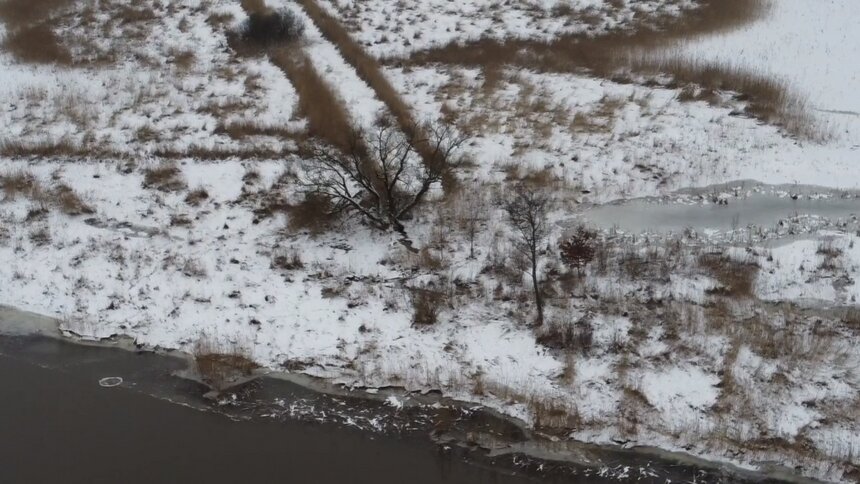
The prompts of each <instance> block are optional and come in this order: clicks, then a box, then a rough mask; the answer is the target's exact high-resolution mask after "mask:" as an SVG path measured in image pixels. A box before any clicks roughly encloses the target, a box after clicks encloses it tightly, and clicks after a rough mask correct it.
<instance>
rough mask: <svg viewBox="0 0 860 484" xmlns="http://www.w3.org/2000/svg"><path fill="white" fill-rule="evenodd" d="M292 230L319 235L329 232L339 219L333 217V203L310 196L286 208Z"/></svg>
mask: <svg viewBox="0 0 860 484" xmlns="http://www.w3.org/2000/svg"><path fill="white" fill-rule="evenodd" d="M285 209H286V212H287V215H288V226H289V228H290V230H293V231H300V230H307V231H309V232H310V233H312V234H319V233H322V232H324V231H325V230H327V229H328V228H329V227H330V226H331V224H332V223H333V222H334V221H335V219H336V218H337V217H336V216H335V215H332V207H331V202H330V201H329V200H328V199H326V198H324V197H320V196H318V195H308V196H306V197H305V198H304V200H302V201H301V202H300V203H298V204H296V205H290V206H288V207H285Z"/></svg>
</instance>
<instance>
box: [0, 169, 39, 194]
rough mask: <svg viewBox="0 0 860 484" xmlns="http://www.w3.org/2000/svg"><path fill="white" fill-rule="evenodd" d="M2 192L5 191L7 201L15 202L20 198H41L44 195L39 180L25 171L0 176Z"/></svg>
mask: <svg viewBox="0 0 860 484" xmlns="http://www.w3.org/2000/svg"><path fill="white" fill-rule="evenodd" d="M0 190H3V196H4V198H5V199H6V200H15V199H16V198H18V197H19V196H23V197H26V198H30V199H33V198H41V196H42V194H43V193H44V189H43V188H42V184H41V183H40V182H39V180H38V179H36V177H35V176H33V174H32V173H29V172H26V171H23V170H18V171H13V172H10V173H6V174H3V175H0Z"/></svg>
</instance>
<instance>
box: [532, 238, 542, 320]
mask: <svg viewBox="0 0 860 484" xmlns="http://www.w3.org/2000/svg"><path fill="white" fill-rule="evenodd" d="M537 266H538V259H537V251H536V250H532V286H533V287H534V291H535V306H537V325H538V326H541V325H542V324H543V296H542V295H541V291H540V283H539V282H538V273H537Z"/></svg>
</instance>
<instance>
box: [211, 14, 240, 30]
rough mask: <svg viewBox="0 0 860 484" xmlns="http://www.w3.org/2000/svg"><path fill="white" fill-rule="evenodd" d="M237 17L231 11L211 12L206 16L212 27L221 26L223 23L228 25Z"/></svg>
mask: <svg viewBox="0 0 860 484" xmlns="http://www.w3.org/2000/svg"><path fill="white" fill-rule="evenodd" d="M234 18H235V17H233V14H232V13H229V12H217V13H212V14H209V16H208V17H206V23H207V24H209V25H210V26H212V27H221V26H222V25H227V24H229V23H230V22H232V21H233V19H234Z"/></svg>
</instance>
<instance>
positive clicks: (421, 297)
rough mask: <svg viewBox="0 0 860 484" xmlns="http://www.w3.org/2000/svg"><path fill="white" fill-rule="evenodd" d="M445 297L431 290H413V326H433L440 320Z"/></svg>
mask: <svg viewBox="0 0 860 484" xmlns="http://www.w3.org/2000/svg"><path fill="white" fill-rule="evenodd" d="M444 301H445V295H444V294H443V293H441V292H438V291H431V290H429V289H412V325H413V326H432V325H434V324H436V322H437V321H438V320H439V312H440V311H441V309H442V304H443V303H444Z"/></svg>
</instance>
